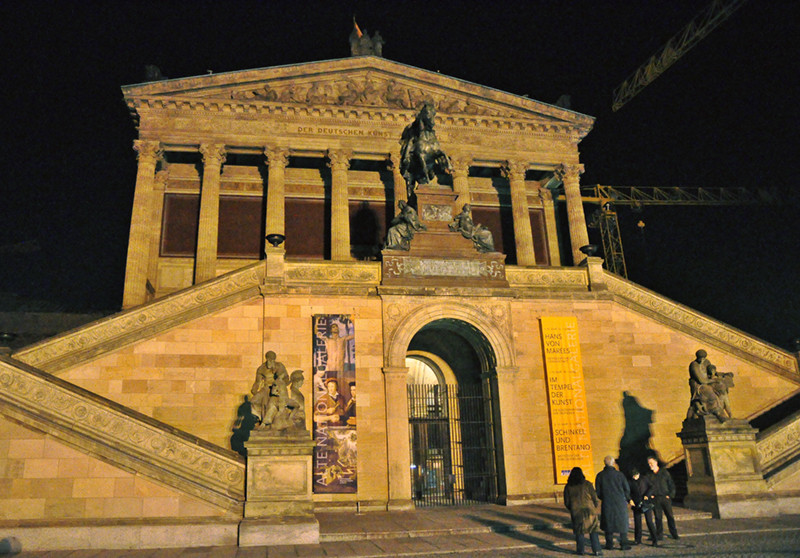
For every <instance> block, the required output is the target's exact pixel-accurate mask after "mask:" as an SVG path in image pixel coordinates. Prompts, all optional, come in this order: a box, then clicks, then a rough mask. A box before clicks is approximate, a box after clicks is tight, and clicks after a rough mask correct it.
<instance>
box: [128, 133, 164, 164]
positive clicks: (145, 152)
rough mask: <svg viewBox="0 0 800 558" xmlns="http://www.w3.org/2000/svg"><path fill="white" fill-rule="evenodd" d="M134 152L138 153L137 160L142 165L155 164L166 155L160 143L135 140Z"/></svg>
mask: <svg viewBox="0 0 800 558" xmlns="http://www.w3.org/2000/svg"><path fill="white" fill-rule="evenodd" d="M133 150H134V151H136V158H137V159H138V160H139V162H140V163H144V162H149V163H153V164H155V163H156V161H158V159H159V158H161V157H162V156H163V155H164V150H163V149H162V148H161V142H160V141H150V140H138V139H137V140H133Z"/></svg>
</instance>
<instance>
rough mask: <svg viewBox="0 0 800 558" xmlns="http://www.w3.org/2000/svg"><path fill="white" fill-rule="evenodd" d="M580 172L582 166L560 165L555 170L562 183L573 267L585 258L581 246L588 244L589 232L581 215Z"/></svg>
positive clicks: (583, 216)
mask: <svg viewBox="0 0 800 558" xmlns="http://www.w3.org/2000/svg"><path fill="white" fill-rule="evenodd" d="M582 172H583V165H561V166H560V167H559V168H557V169H556V176H557V177H558V178H559V179H561V181H562V182H563V183H564V197H565V198H566V200H567V221H568V222H569V240H570V244H571V246H572V263H573V265H578V264H580V263H581V262H582V261H583V260H584V259H585V258H586V256H585V255H584V254H583V252H581V246H586V245H587V244H589V230H588V229H587V228H586V216H585V215H584V213H583V198H582V197H581V185H580V176H581V173H582Z"/></svg>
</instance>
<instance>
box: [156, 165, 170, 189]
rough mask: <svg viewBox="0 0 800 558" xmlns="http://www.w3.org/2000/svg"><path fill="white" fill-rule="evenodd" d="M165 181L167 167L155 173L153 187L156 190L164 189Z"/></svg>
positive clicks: (166, 178)
mask: <svg viewBox="0 0 800 558" xmlns="http://www.w3.org/2000/svg"><path fill="white" fill-rule="evenodd" d="M167 182H169V169H161V170H160V171H158V172H157V173H156V179H155V182H154V183H153V187H154V189H156V190H161V191H163V190H166V188H167Z"/></svg>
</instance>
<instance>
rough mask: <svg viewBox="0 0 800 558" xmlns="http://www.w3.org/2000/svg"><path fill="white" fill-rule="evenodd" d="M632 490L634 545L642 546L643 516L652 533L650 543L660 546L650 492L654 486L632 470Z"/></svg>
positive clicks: (636, 470)
mask: <svg viewBox="0 0 800 558" xmlns="http://www.w3.org/2000/svg"><path fill="white" fill-rule="evenodd" d="M628 484H629V485H630V488H631V500H632V501H633V541H634V544H642V515H644V517H645V520H646V521H647V530H648V531H650V541H651V542H652V544H653V546H658V538H657V537H656V526H655V523H653V501H652V500H651V496H650V492H651V490H650V489H651V488H652V486H653V485H652V484H650V479H649V478H648V477H643V476H642V475H641V474H640V473H639V470H638V469H631V478H630V480H629V481H628Z"/></svg>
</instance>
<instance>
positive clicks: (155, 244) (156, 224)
mask: <svg viewBox="0 0 800 558" xmlns="http://www.w3.org/2000/svg"><path fill="white" fill-rule="evenodd" d="M168 181H169V170H167V169H164V170H160V171H158V172H157V173H156V179H155V182H154V186H153V205H152V213H151V217H150V222H151V223H152V225H151V227H150V254H149V257H148V264H147V282H148V283H149V284H150V285H149V287H148V294H149V295H150V297H155V295H156V292H157V291H158V255H159V251H160V250H159V248H160V244H161V234H162V230H161V221H162V216H163V213H164V193H165V192H166V189H167V182H168ZM150 289H152V293H150V292H149V291H150ZM150 297H148V300H149V298H150Z"/></svg>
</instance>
